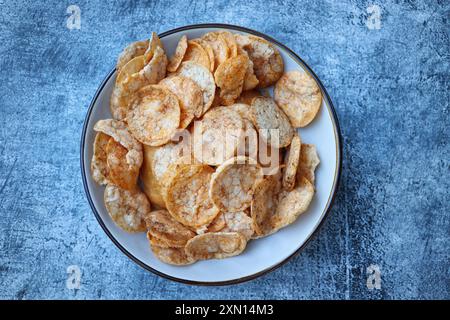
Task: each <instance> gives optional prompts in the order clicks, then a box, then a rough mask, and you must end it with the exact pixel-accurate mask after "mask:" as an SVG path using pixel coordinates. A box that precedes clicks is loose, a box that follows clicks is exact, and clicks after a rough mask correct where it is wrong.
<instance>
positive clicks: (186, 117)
mask: <svg viewBox="0 0 450 320" xmlns="http://www.w3.org/2000/svg"><path fill="white" fill-rule="evenodd" d="M159 84H160V85H162V86H164V87H166V88H167V89H169V90H170V91H171V92H172V93H173V94H174V95H176V96H177V98H178V102H179V104H180V111H181V114H180V126H179V127H180V128H181V129H185V128H186V127H187V126H188V125H189V124H190V123H191V121H192V120H193V119H194V117H195V116H199V115H201V113H202V111H203V93H202V90H201V89H200V87H199V86H198V85H197V84H196V83H195V82H194V81H192V80H191V79H189V78H186V77H181V76H172V77H168V78H165V79H163V80H162V81H161V82H160V83H159Z"/></svg>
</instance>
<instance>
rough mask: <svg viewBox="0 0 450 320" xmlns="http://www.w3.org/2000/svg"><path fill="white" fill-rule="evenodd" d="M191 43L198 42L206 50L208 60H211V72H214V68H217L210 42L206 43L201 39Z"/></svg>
mask: <svg viewBox="0 0 450 320" xmlns="http://www.w3.org/2000/svg"><path fill="white" fill-rule="evenodd" d="M191 41H193V42H197V43H198V44H199V45H201V46H202V48H203V49H204V50H205V52H206V53H207V55H208V58H209V71H211V72H214V66H215V60H214V51H213V49H212V47H211V45H210V44H209V42H206V41H205V40H203V39H200V38H197V39H192V40H191Z"/></svg>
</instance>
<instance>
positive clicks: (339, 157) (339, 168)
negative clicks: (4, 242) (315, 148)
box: [80, 23, 342, 286]
mask: <svg viewBox="0 0 450 320" xmlns="http://www.w3.org/2000/svg"><path fill="white" fill-rule="evenodd" d="M205 28H224V29H231V30H236V31H241V32H246V33H249V34H253V35H255V36H258V37H261V38H264V39H266V40H268V41H269V42H272V43H274V44H276V45H277V46H279V47H281V48H283V49H284V50H286V52H287V53H288V54H289V55H290V56H291V57H292V58H293V59H294V60H296V61H297V62H298V63H299V64H300V65H302V66H303V67H304V68H306V70H307V71H308V72H309V73H310V74H311V75H312V76H313V77H314V79H315V80H316V81H317V83H318V84H319V86H320V89H321V90H322V92H323V93H324V95H325V97H326V101H327V103H328V107H329V109H330V111H331V115H332V117H331V119H332V121H333V124H334V129H335V131H336V133H337V141H336V142H337V144H338V146H337V173H336V176H335V181H334V185H333V190H332V195H331V201H329V202H328V206H327V208H325V214H324V215H323V216H322V220H321V221H320V222H319V224H318V225H317V227H316V229H315V230H314V231H313V232H312V233H311V234H310V236H309V237H308V239H306V241H305V242H304V243H303V244H302V245H301V246H300V247H299V248H298V249H297V250H296V251H295V252H294V253H292V254H291V255H290V256H288V257H286V258H285V259H284V260H283V261H281V262H279V263H277V264H276V265H274V266H271V267H269V268H267V269H264V270H262V271H259V272H257V273H254V274H252V275H249V276H246V277H241V278H237V279H233V280H228V281H208V282H205V281H192V280H185V279H181V278H177V277H173V276H170V275H168V274H165V273H163V272H160V271H158V270H155V269H153V268H152V267H150V266H149V265H147V264H145V263H144V262H142V261H141V260H139V259H138V258H136V257H135V256H134V255H133V254H131V253H130V252H129V251H128V250H127V249H125V248H124V247H123V246H122V245H121V244H120V243H119V242H118V240H117V239H116V238H115V237H114V236H113V235H112V234H111V232H110V231H109V230H108V228H107V227H106V225H105V223H104V222H103V220H102V218H101V217H100V214H99V213H98V211H97V209H96V207H95V205H94V203H93V201H92V198H91V194H90V192H89V189H88V184H87V178H86V170H85V165H84V160H83V159H84V149H85V147H84V146H85V136H86V132H87V126H88V123H89V119H90V117H91V113H92V110H93V107H94V105H95V102H96V101H97V98H98V96H99V94H100V92H101V91H102V90H103V87H104V86H105V85H106V83H107V82H108V80H109V78H110V77H111V76H112V75H113V74H114V72H115V68H114V69H113V70H112V71H111V72H110V73H109V74H108V75H107V76H106V77H105V79H103V81H102V83H101V85H100V87H99V88H98V89H97V91H96V92H95V95H94V97H93V99H92V101H91V104H90V106H89V109H88V111H87V114H86V118H85V120H84V125H83V131H82V134H81V148H80V164H81V176H82V178H83V186H84V191H85V193H86V197H87V199H88V202H89V205H90V206H91V209H92V211H93V213H94V215H95V218H96V219H97V221H98V223H99V224H100V225H101V227H102V229H103V231H104V232H105V233H106V234H107V235H108V237H109V238H110V239H111V241H112V242H113V243H114V244H115V245H116V246H117V247H118V248H119V249H120V250H121V251H122V252H123V253H124V254H125V255H126V256H127V257H128V258H130V259H131V260H133V261H134V262H135V263H136V264H138V265H139V266H141V267H142V268H144V269H146V270H148V271H151V272H153V273H155V274H157V275H159V276H161V277H163V278H166V279H169V280H173V281H177V282H180V283H185V284H191V285H202V286H223V285H231V284H238V283H242V282H245V281H249V280H253V279H255V278H257V277H260V276H262V275H264V274H267V273H269V272H271V271H273V270H275V269H277V268H279V267H281V266H282V265H284V264H285V263H286V262H288V261H289V260H290V259H291V258H292V257H294V256H295V255H297V254H298V253H299V252H300V251H301V250H302V249H303V248H304V247H306V245H307V244H308V243H309V241H310V240H311V239H312V238H313V237H314V235H315V234H316V233H317V231H318V230H319V229H320V227H321V226H322V224H323V222H324V221H325V218H326V217H328V215H329V213H330V211H331V207H332V206H333V202H334V199H335V195H336V192H337V189H338V186H339V183H340V177H341V171H342V137H341V130H340V127H339V120H338V117H337V114H336V110H335V108H334V105H333V103H332V101H331V98H330V96H329V95H328V92H327V91H326V89H325V87H324V86H323V84H322V82H321V81H320V80H319V78H318V77H317V75H316V74H315V73H314V71H313V70H312V69H311V68H310V67H309V66H308V65H307V64H306V63H305V62H304V61H303V60H302V59H301V58H300V57H299V56H298V55H297V54H295V53H294V52H293V51H292V50H291V49H289V48H288V47H286V46H285V45H283V44H282V43H280V42H278V41H277V40H275V39H273V38H272V37H269V36H267V35H265V34H264V33H261V32H258V31H255V30H252V29H248V28H244V27H240V26H235V25H231V24H222V23H205V24H193V25H188V26H184V27H180V28H176V29H173V30H170V31H166V32H163V33H161V34H160V35H159V37H160V38H164V37H166V36H168V35H171V34H174V33H178V32H180V31H185V30H191V29H205Z"/></svg>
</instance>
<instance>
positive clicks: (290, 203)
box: [270, 177, 314, 230]
mask: <svg viewBox="0 0 450 320" xmlns="http://www.w3.org/2000/svg"><path fill="white" fill-rule="evenodd" d="M313 196H314V186H313V185H312V184H311V183H310V182H309V181H308V179H306V178H303V177H302V178H300V180H299V181H298V182H297V185H296V186H295V188H294V190H292V191H282V192H281V193H280V195H279V198H278V205H277V209H276V211H275V214H274V215H273V216H272V217H271V219H270V224H271V226H272V229H273V230H279V229H281V228H283V227H286V226H287V225H289V224H291V223H292V222H294V221H295V220H297V218H298V216H299V215H300V214H302V213H304V212H305V211H306V210H307V209H308V207H309V204H310V203H311V200H312V198H313Z"/></svg>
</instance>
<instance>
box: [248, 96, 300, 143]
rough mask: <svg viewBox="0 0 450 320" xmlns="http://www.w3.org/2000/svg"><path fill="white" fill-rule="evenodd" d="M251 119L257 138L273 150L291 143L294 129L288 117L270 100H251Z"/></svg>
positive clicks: (259, 98)
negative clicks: (257, 134) (256, 130)
mask: <svg viewBox="0 0 450 320" xmlns="http://www.w3.org/2000/svg"><path fill="white" fill-rule="evenodd" d="M251 117H252V120H253V124H254V125H255V127H256V128H257V129H258V133H259V136H260V137H261V138H262V139H263V140H264V141H265V142H266V143H267V144H269V145H271V146H273V147H275V148H282V147H286V146H288V145H289V144H290V143H291V140H292V137H293V135H294V129H293V128H292V126H291V123H290V122H289V119H288V117H287V116H286V114H284V112H283V111H282V110H281V109H280V108H279V107H278V106H277V105H276V103H275V101H273V99H272V98H266V97H256V98H254V99H253V100H252V105H251Z"/></svg>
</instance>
